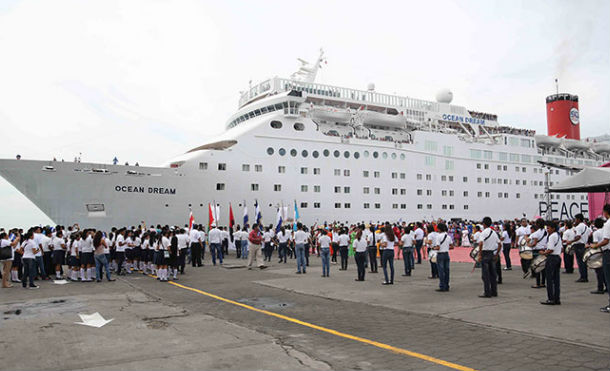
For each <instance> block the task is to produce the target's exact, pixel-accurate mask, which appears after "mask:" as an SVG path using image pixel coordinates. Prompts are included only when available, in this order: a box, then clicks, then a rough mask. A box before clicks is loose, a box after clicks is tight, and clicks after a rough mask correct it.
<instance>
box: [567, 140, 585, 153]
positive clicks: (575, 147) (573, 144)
mask: <svg viewBox="0 0 610 371" xmlns="http://www.w3.org/2000/svg"><path fill="white" fill-rule="evenodd" d="M563 145H564V147H566V148H567V149H569V150H570V151H587V150H588V149H589V145H588V144H587V143H585V142H582V141H580V140H576V139H564V140H563Z"/></svg>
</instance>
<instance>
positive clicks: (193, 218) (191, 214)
mask: <svg viewBox="0 0 610 371" xmlns="http://www.w3.org/2000/svg"><path fill="white" fill-rule="evenodd" d="M193 223H195V217H194V216H193V210H191V212H190V215H189V233H190V232H191V229H193Z"/></svg>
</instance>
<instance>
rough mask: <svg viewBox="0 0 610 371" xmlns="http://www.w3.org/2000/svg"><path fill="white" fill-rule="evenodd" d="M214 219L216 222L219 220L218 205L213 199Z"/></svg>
mask: <svg viewBox="0 0 610 371" xmlns="http://www.w3.org/2000/svg"><path fill="white" fill-rule="evenodd" d="M214 221H215V222H216V224H218V222H219V221H220V205H218V204H216V201H214Z"/></svg>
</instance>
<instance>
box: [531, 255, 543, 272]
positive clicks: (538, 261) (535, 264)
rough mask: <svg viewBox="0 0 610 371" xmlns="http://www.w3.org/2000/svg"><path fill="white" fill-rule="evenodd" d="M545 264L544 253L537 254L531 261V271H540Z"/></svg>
mask: <svg viewBox="0 0 610 371" xmlns="http://www.w3.org/2000/svg"><path fill="white" fill-rule="evenodd" d="M545 266H546V255H538V256H537V257H536V258H535V259H534V261H532V266H531V268H532V272H534V273H540V272H542V270H543V269H544V267H545Z"/></svg>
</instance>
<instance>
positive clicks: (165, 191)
mask: <svg viewBox="0 0 610 371" xmlns="http://www.w3.org/2000/svg"><path fill="white" fill-rule="evenodd" d="M114 190H115V191H117V192H126V193H150V194H157V195H175V194H176V188H163V187H143V186H126V185H117V186H114Z"/></svg>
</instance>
